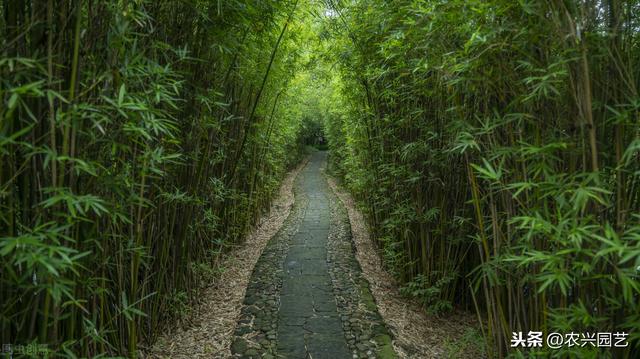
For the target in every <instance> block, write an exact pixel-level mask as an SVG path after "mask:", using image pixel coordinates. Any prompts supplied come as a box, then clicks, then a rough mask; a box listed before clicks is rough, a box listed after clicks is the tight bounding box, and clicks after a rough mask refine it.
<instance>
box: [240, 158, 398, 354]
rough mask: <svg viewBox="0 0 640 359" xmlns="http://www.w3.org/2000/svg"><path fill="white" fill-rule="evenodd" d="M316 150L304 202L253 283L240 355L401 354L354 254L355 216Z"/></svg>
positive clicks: (303, 184)
mask: <svg viewBox="0 0 640 359" xmlns="http://www.w3.org/2000/svg"><path fill="white" fill-rule="evenodd" d="M325 159H326V154H325V153H324V152H318V153H315V154H314V155H313V156H312V158H311V160H310V162H309V164H308V165H307V166H306V168H305V169H304V170H303V171H302V172H301V174H300V175H299V178H298V179H297V180H296V186H295V195H296V201H295V204H294V206H293V208H292V210H291V214H290V215H289V218H288V219H287V221H285V223H284V225H283V227H282V228H281V230H280V231H279V232H278V234H276V235H275V236H274V237H273V238H272V239H271V241H270V242H269V244H268V245H267V247H266V248H265V250H264V252H263V254H262V256H261V258H260V260H259V261H258V263H257V264H256V267H255V268H254V271H253V274H252V277H251V281H250V284H249V286H248V288H247V293H246V296H245V301H244V306H243V309H242V314H241V318H240V320H239V322H238V325H237V327H236V331H235V333H234V335H235V339H234V341H233V343H232V345H231V352H232V353H233V355H234V356H235V357H237V358H294V359H304V358H313V359H320V358H331V359H341V358H393V357H395V354H394V353H393V350H392V349H391V348H392V346H391V337H390V336H389V333H388V331H387V329H386V327H385V325H384V323H383V321H382V318H381V317H380V315H379V314H378V312H377V310H376V306H375V302H374V300H373V297H372V296H371V292H370V291H369V288H368V283H367V281H366V280H365V279H364V278H362V277H361V275H360V267H359V266H358V263H357V261H356V260H355V257H354V254H353V243H352V242H351V233H350V225H349V221H348V217H347V215H346V213H345V210H344V208H342V205H341V204H340V202H339V201H337V200H336V198H335V196H334V195H333V193H332V192H331V190H330V189H329V187H328V185H327V183H326V179H325V178H324V176H323V174H322V167H323V166H324V164H325Z"/></svg>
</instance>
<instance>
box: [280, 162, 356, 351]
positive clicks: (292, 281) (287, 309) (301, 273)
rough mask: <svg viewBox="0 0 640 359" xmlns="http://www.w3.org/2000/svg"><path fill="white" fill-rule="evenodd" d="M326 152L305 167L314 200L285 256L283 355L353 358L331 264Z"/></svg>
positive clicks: (306, 186)
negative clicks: (335, 295)
mask: <svg viewBox="0 0 640 359" xmlns="http://www.w3.org/2000/svg"><path fill="white" fill-rule="evenodd" d="M324 158H325V156H324V154H323V153H322V154H318V155H316V156H314V157H313V158H312V160H311V162H310V163H309V165H308V166H307V168H305V170H304V172H303V175H304V176H305V179H306V180H305V182H304V186H303V188H304V191H305V194H306V196H307V198H308V199H309V201H308V203H307V209H306V211H305V215H304V219H303V220H302V223H301V224H300V228H299V229H298V232H297V233H296V234H295V235H294V236H293V239H292V241H291V244H290V247H289V252H288V253H287V257H286V259H285V271H286V272H285V273H286V274H285V277H284V283H283V286H282V292H281V294H280V311H279V313H278V341H277V344H278V355H279V356H284V357H287V358H307V357H311V358H349V357H350V353H349V349H348V348H347V341H346V339H345V334H344V332H343V330H342V322H341V321H340V317H339V316H338V309H337V306H336V299H335V297H334V295H333V287H332V285H331V278H330V277H329V270H328V266H327V240H328V237H329V226H330V215H329V211H330V209H329V200H328V198H327V188H326V186H325V185H324V182H325V179H324V178H323V176H322V174H321V172H320V167H321V166H322V163H323V162H324Z"/></svg>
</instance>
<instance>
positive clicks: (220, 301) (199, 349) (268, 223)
mask: <svg viewBox="0 0 640 359" xmlns="http://www.w3.org/2000/svg"><path fill="white" fill-rule="evenodd" d="M305 165H306V161H304V163H302V164H301V165H300V166H298V168H296V169H295V170H293V171H291V172H290V173H289V174H288V175H287V177H286V178H285V180H284V181H283V183H282V186H281V187H280V192H279V194H278V196H277V197H276V200H275V201H274V202H273V204H272V206H271V209H270V211H269V213H268V214H267V215H265V216H264V217H263V218H261V220H260V221H259V223H258V225H257V226H256V228H255V229H254V230H253V231H252V232H251V233H250V234H249V235H248V236H247V238H246V242H245V244H244V245H243V246H241V247H239V248H237V249H235V250H233V251H231V252H230V253H228V254H227V256H226V258H225V259H224V260H223V261H222V263H221V268H224V269H225V270H224V271H223V272H222V274H221V275H220V276H219V277H217V278H216V280H215V281H214V283H212V285H211V286H209V287H208V288H206V289H205V290H204V291H203V293H202V294H201V296H202V300H201V301H200V304H199V305H198V306H197V307H196V308H194V311H193V313H191V315H190V318H189V325H188V326H187V327H186V328H184V327H180V326H176V327H174V328H173V329H170V330H169V331H168V332H166V333H164V334H163V335H162V336H161V337H160V338H159V339H158V340H157V341H156V343H155V344H154V345H153V346H152V347H151V348H150V350H149V351H148V352H147V353H145V355H144V357H147V358H185V359H186V358H190V359H191V358H229V357H231V352H230V349H229V347H230V344H231V340H232V339H233V331H234V329H235V326H236V323H237V321H238V318H239V317H240V310H241V309H242V301H243V299H244V296H245V290H246V288H247V284H248V282H249V278H250V277H251V272H252V271H253V267H254V266H255V264H256V262H257V261H258V258H260V255H261V254H262V251H263V249H264V247H265V246H266V244H267V242H268V241H269V239H271V237H273V236H274V235H275V234H276V233H277V232H278V230H279V229H280V227H281V226H282V224H283V222H284V221H285V219H286V218H287V217H288V216H289V212H290V210H291V206H292V205H293V203H294V200H295V198H294V193H293V184H294V181H295V178H296V176H297V175H298V173H299V172H300V170H302V168H304V166H305Z"/></svg>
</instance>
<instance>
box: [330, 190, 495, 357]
mask: <svg viewBox="0 0 640 359" xmlns="http://www.w3.org/2000/svg"><path fill="white" fill-rule="evenodd" d="M328 181H329V185H330V186H331V189H332V190H333V191H334V193H335V194H336V195H337V196H338V198H339V199H340V200H341V201H342V203H343V204H344V206H345V207H346V208H347V212H348V214H349V221H350V222H351V231H352V236H353V241H354V243H355V246H356V258H357V260H358V262H359V263H360V266H361V267H362V275H363V276H364V277H365V278H366V279H367V280H368V281H369V283H370V285H371V292H372V294H373V296H374V298H375V300H376V304H377V305H378V311H379V312H380V314H381V315H382V318H383V319H384V321H385V323H386V324H387V326H388V327H389V330H390V331H391V332H392V333H393V336H394V340H393V346H394V349H395V351H396V353H398V355H399V356H400V357H401V358H421V359H422V358H447V357H456V358H482V357H484V354H483V353H482V350H481V349H480V343H478V342H475V340H477V339H480V338H476V337H471V338H468V337H467V338H463V337H464V336H465V334H466V333H469V331H470V330H473V329H474V328H477V320H476V317H475V316H474V315H473V314H471V313H463V312H454V313H450V314H447V315H446V316H443V317H436V316H431V315H428V314H427V313H426V312H425V310H424V309H423V308H422V307H421V306H420V305H419V304H418V303H416V302H414V301H412V300H410V299H408V298H406V297H404V296H402V295H401V294H400V291H399V286H398V284H397V282H396V281H395V280H394V278H393V277H392V276H391V275H390V274H389V273H387V272H386V271H385V270H384V266H383V264H382V261H381V259H380V256H379V255H378V252H377V250H376V248H375V245H374V243H373V241H371V240H370V238H369V232H368V229H367V225H366V222H365V220H364V217H363V215H362V213H361V212H360V211H359V210H358V209H357V206H356V203H355V201H354V199H353V198H352V197H351V196H350V195H349V194H348V193H347V192H345V191H343V190H342V189H341V188H340V186H339V185H338V184H337V183H336V181H335V179H333V178H331V177H328ZM469 341H473V342H474V343H470V342H469Z"/></svg>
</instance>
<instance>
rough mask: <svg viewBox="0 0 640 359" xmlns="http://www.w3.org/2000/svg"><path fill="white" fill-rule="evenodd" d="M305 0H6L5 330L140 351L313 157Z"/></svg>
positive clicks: (0, 124) (0, 152)
mask: <svg viewBox="0 0 640 359" xmlns="http://www.w3.org/2000/svg"><path fill="white" fill-rule="evenodd" d="M308 6H309V5H304V7H305V8H303V6H298V3H297V1H278V2H265V1H204V0H202V1H201V0H193V1H145V0H118V1H86V0H29V1H13V0H0V15H1V16H0V238H1V239H0V263H1V264H0V298H1V302H2V311H1V312H0V342H2V343H14V344H27V343H31V342H36V343H47V344H49V349H50V350H52V351H53V352H55V353H56V354H57V355H61V356H66V357H75V356H82V357H96V356H113V355H126V356H128V357H134V356H136V355H137V352H138V349H139V348H140V347H141V345H142V344H140V343H143V344H144V343H151V342H153V340H154V338H155V336H156V335H157V334H158V333H159V331H160V330H161V329H162V328H163V326H165V325H166V324H167V323H168V322H169V320H170V319H172V318H175V317H176V316H178V315H181V313H182V312H184V310H185V309H186V308H188V305H189V303H191V301H192V300H193V299H195V298H197V294H198V290H199V288H200V287H201V283H202V280H203V278H204V279H206V278H207V276H209V275H212V274H215V271H214V270H213V269H215V268H216V267H217V264H218V261H219V259H220V258H222V256H224V253H225V252H226V251H227V250H228V249H229V248H230V247H232V246H235V245H237V244H238V242H239V241H240V240H241V238H242V237H243V235H244V233H246V231H247V230H248V229H249V228H250V227H251V226H252V225H253V223H254V221H255V220H256V219H257V218H259V215H260V213H261V212H263V211H264V210H265V209H267V208H268V207H269V205H270V201H271V198H272V196H273V194H274V193H275V192H276V191H277V189H278V187H279V181H280V179H281V178H282V176H283V174H284V173H285V172H286V171H287V170H288V169H290V168H291V167H292V166H294V165H295V164H297V163H298V162H299V160H300V159H301V156H303V155H304V146H305V142H304V137H305V135H304V133H303V131H304V129H303V128H302V127H301V121H300V120H299V119H298V118H297V117H298V116H300V113H301V111H300V110H299V106H298V107H296V104H294V103H293V101H292V100H291V98H295V97H299V94H298V92H300V91H301V90H300V89H296V88H295V87H294V88H292V89H291V90H289V87H290V86H289V84H290V82H291V81H292V80H293V79H294V73H295V72H296V70H297V69H298V68H299V67H300V66H301V64H300V59H301V58H300V50H299V49H300V48H302V47H303V44H304V43H305V42H306V41H308V36H309V35H308V33H305V31H302V30H301V29H303V28H304V26H306V25H305V22H304V21H305V20H304V19H305V18H306V17H305V16H300V15H301V14H302V13H304V12H306V11H308V10H307V7H308Z"/></svg>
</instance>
